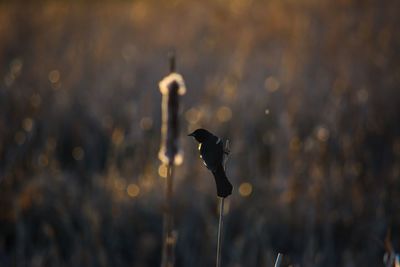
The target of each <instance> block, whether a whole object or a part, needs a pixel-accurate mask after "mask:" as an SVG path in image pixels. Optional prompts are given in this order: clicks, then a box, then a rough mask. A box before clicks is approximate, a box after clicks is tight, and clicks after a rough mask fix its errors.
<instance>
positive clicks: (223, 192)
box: [213, 165, 233, 198]
mask: <svg viewBox="0 0 400 267" xmlns="http://www.w3.org/2000/svg"><path fill="white" fill-rule="evenodd" d="M213 175H214V178H215V183H216V184H217V195H218V196H219V197H223V198H225V197H227V196H229V195H230V194H232V189H233V186H232V184H231V183H230V182H229V180H228V177H226V174H225V170H224V168H223V167H222V165H220V166H219V167H218V168H217V169H216V170H215V171H213Z"/></svg>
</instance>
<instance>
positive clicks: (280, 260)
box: [275, 253, 282, 267]
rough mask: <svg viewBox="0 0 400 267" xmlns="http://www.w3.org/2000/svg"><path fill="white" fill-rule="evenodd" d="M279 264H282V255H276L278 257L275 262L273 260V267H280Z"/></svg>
mask: <svg viewBox="0 0 400 267" xmlns="http://www.w3.org/2000/svg"><path fill="white" fill-rule="evenodd" d="M281 262H282V254H281V253H278V256H276V260H275V267H279V266H281Z"/></svg>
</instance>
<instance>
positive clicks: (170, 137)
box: [159, 54, 186, 267]
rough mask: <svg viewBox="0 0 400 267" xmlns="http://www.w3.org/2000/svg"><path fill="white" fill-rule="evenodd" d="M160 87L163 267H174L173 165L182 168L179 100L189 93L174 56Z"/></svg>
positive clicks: (171, 55)
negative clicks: (163, 180) (177, 69)
mask: <svg viewBox="0 0 400 267" xmlns="http://www.w3.org/2000/svg"><path fill="white" fill-rule="evenodd" d="M159 86H160V91H161V93H162V104H161V105H162V107H161V108H162V126H161V135H162V136H161V140H162V141H161V147H160V152H159V158H160V160H161V162H162V163H163V164H165V165H166V167H167V176H166V188H165V207H164V227H163V228H164V229H163V249H162V261H161V266H163V267H171V266H174V261H175V253H174V248H175V244H176V234H175V233H174V230H173V214H172V211H173V208H172V197H173V178H174V175H173V174H174V165H179V164H181V163H182V160H183V157H182V154H180V153H179V149H178V137H179V119H178V112H179V96H180V95H183V94H185V92H186V89H185V84H184V81H183V78H182V76H181V75H179V74H177V73H175V55H174V54H170V74H169V75H168V76H166V77H165V78H164V79H163V80H162V81H161V82H160V84H159Z"/></svg>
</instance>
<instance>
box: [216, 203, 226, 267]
mask: <svg viewBox="0 0 400 267" xmlns="http://www.w3.org/2000/svg"><path fill="white" fill-rule="evenodd" d="M224 200H225V198H223V197H221V198H219V201H220V202H219V205H220V206H219V223H218V240H217V262H216V266H217V267H220V266H221V248H222V229H223V227H224Z"/></svg>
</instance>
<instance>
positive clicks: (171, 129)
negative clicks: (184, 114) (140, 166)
mask: <svg viewBox="0 0 400 267" xmlns="http://www.w3.org/2000/svg"><path fill="white" fill-rule="evenodd" d="M159 86H160V92H161V94H162V126H161V138H162V139H161V147H160V152H159V154H158V156H159V158H160V160H161V161H162V162H163V163H164V164H168V165H170V164H175V165H179V164H181V163H182V159H183V158H182V154H181V153H179V148H178V135H179V120H178V112H179V96H181V95H184V94H185V92H186V87H185V83H184V81H183V78H182V76H181V75H180V74H178V73H176V72H172V73H171V74H169V75H168V76H167V77H165V78H164V79H163V80H162V81H161V82H160V84H159Z"/></svg>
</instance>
